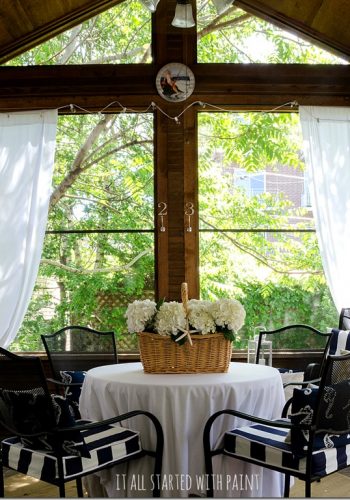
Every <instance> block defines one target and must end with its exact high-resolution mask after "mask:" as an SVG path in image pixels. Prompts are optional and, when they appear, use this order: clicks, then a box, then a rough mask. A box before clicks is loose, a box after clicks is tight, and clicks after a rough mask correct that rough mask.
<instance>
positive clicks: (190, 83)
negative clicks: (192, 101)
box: [156, 63, 195, 102]
mask: <svg viewBox="0 0 350 500" xmlns="http://www.w3.org/2000/svg"><path fill="white" fill-rule="evenodd" d="M194 86H195V80H194V74H193V73H192V71H191V70H190V68H189V67H188V66H186V65H185V64H181V63H169V64H166V65H165V66H163V67H162V68H161V69H160V70H159V71H158V74H157V77H156V87H157V90H158V93H159V95H160V96H161V97H163V99H165V100H167V101H171V102H179V101H185V100H186V99H187V98H188V97H190V95H191V94H192V92H193V91H194Z"/></svg>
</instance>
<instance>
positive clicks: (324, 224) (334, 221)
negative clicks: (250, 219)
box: [299, 106, 350, 311]
mask: <svg viewBox="0 0 350 500" xmlns="http://www.w3.org/2000/svg"><path fill="white" fill-rule="evenodd" d="M299 111H300V121H301V127H302V133H303V139H304V153H305V159H306V165H307V168H308V172H309V178H310V195H311V203H312V208H313V213H314V218H315V222H316V231H317V235H318V241H319V246H320V251H321V257H322V263H323V268H324V272H325V276H326V280H327V282H328V286H329V289H330V291H331V294H332V297H333V300H334V303H335V306H336V307H337V309H338V310H339V311H340V309H341V308H342V307H350V261H349V257H350V251H349V249H350V108H341V107H334V108H327V107H320V106H300V108H299Z"/></svg>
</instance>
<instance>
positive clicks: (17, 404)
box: [0, 348, 164, 497]
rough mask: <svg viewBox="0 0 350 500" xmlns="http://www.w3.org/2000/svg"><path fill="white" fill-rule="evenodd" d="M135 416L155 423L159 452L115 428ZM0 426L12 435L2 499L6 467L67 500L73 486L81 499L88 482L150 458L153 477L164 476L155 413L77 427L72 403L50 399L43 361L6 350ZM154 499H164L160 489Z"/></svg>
mask: <svg viewBox="0 0 350 500" xmlns="http://www.w3.org/2000/svg"><path fill="white" fill-rule="evenodd" d="M136 416H138V417H137V418H147V419H150V420H151V422H152V423H153V426H152V427H154V429H155V436H156V446H155V448H154V450H146V449H143V448H142V443H141V438H140V433H139V432H137V431H135V430H131V429H128V428H126V427H122V426H120V425H116V424H118V423H119V422H122V421H124V420H126V419H129V418H132V417H136ZM0 424H1V425H2V426H3V427H4V428H5V429H7V431H8V432H10V433H11V435H12V437H9V438H5V439H3V440H2V442H1V473H0V495H1V496H2V497H3V496H4V477H3V467H8V468H10V469H13V470H15V471H17V472H20V473H23V474H26V475H29V476H32V477H36V478H38V479H41V480H42V481H45V482H47V483H50V484H53V485H56V486H58V488H59V496H60V497H64V496H65V483H66V482H68V481H72V480H75V481H76V484H77V492H78V496H80V497H81V496H83V490H82V482H81V478H82V477H83V476H86V475H88V474H91V473H94V472H96V471H99V470H102V469H107V468H109V467H112V466H114V465H116V464H119V463H121V462H126V461H129V460H134V459H138V458H141V457H143V456H145V455H150V456H151V457H153V458H154V474H160V473H161V468H162V455H163V442H164V440H163V431H162V427H161V424H160V423H159V421H158V419H157V418H156V417H155V416H154V415H153V414H152V413H150V412H146V411H141V410H137V409H135V411H131V412H128V413H125V414H123V415H118V416H116V417H113V418H110V419H108V420H104V421H100V422H92V421H88V420H80V421H75V420H74V418H73V416H72V412H71V411H70V407H69V403H68V402H67V400H66V399H64V398H63V397H62V396H57V395H51V394H50V393H49V389H48V386H47V383H46V379H45V374H44V372H43V368H42V364H41V360H40V359H39V358H38V357H35V356H31V357H29V356H28V357H24V356H23V357H22V356H17V355H15V354H13V353H10V352H8V351H6V350H5V349H2V348H0ZM154 477H159V476H154ZM155 483H156V482H155ZM153 496H156V497H159V496H160V491H159V487H158V485H157V484H154V490H153Z"/></svg>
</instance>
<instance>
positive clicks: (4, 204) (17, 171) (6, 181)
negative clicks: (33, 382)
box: [0, 110, 57, 347]
mask: <svg viewBox="0 0 350 500" xmlns="http://www.w3.org/2000/svg"><path fill="white" fill-rule="evenodd" d="M56 123H57V110H49V111H31V112H23V113H6V114H0V346H2V347H7V346H8V345H9V344H10V343H11V342H12V341H13V339H14V338H15V337H16V334H17V332H18V330H19V328H20V326H21V324H22V321H23V317H24V315H25V313H26V310H27V307H28V303H29V301H30V298H31V295H32V292H33V289H34V284H35V280H36V277H37V273H38V267H39V263H40V257H41V252H42V246H43V240H44V235H45V228H46V222H47V214H48V205H49V200H50V194H51V182H52V172H53V165H54V154H55V139H56Z"/></svg>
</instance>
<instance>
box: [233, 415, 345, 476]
mask: <svg viewBox="0 0 350 500" xmlns="http://www.w3.org/2000/svg"><path fill="white" fill-rule="evenodd" d="M287 434H288V429H284V428H281V427H270V426H266V425H261V424H255V425H251V426H246V427H240V428H238V429H234V430H232V431H230V432H226V434H225V439H224V450H225V453H227V454H228V455H231V456H234V457H236V458H240V457H241V458H247V459H250V458H251V459H253V460H254V461H256V462H258V463H261V464H262V465H264V464H266V465H272V466H275V467H280V468H283V469H284V470H289V471H290V472H291V474H292V475H293V472H301V473H305V472H306V458H305V457H303V458H297V457H295V456H294V455H293V453H292V450H291V446H290V444H289V443H286V442H285V439H286V437H287ZM349 464H350V444H348V445H346V446H341V447H339V448H323V449H321V450H317V451H314V452H313V454H312V475H315V476H319V477H322V476H325V475H327V474H330V473H331V472H334V471H336V470H339V469H342V468H344V467H347V466H348V465H349Z"/></svg>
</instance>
